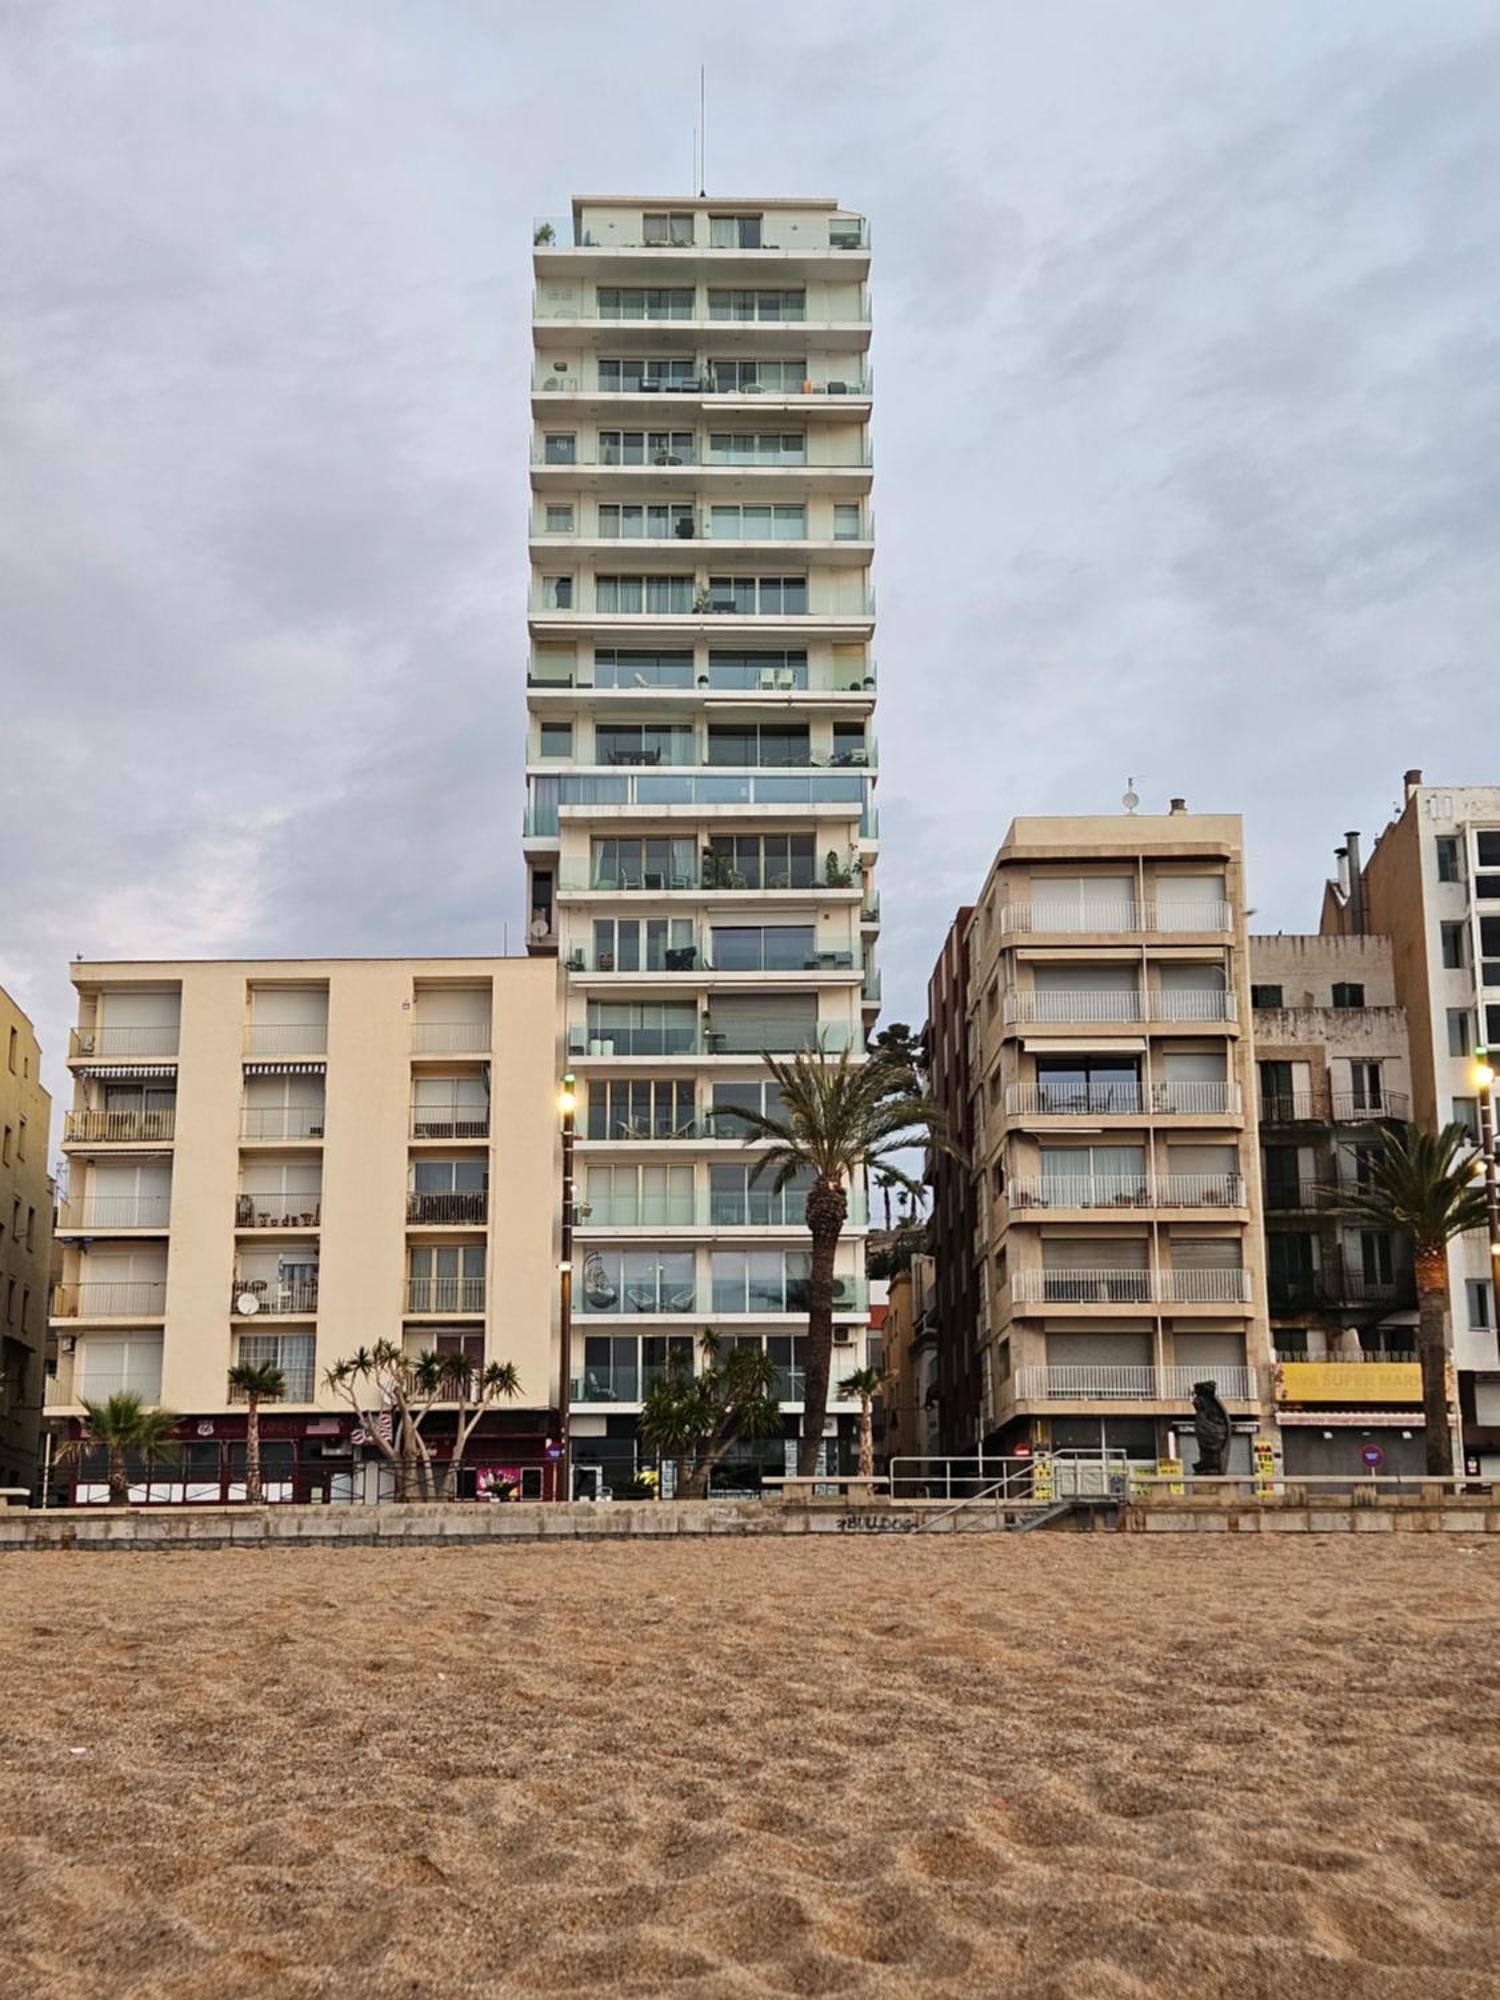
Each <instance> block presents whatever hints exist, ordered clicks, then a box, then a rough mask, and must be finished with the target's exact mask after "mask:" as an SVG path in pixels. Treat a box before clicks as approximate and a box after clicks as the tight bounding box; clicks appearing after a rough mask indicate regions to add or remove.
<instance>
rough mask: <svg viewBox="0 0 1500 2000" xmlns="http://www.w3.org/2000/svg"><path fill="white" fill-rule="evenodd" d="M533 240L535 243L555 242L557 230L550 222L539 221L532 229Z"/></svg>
mask: <svg viewBox="0 0 1500 2000" xmlns="http://www.w3.org/2000/svg"><path fill="white" fill-rule="evenodd" d="M531 240H532V243H533V244H543V243H553V242H555V241H556V240H557V231H556V230H555V229H554V228H553V227H552V224H551V223H550V222H539V223H538V224H537V226H536V228H535V229H534V230H533V231H532V236H531Z"/></svg>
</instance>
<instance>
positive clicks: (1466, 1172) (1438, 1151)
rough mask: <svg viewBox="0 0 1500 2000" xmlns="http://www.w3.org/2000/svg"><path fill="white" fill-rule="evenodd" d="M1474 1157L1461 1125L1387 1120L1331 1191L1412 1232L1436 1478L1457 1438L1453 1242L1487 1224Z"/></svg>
mask: <svg viewBox="0 0 1500 2000" xmlns="http://www.w3.org/2000/svg"><path fill="white" fill-rule="evenodd" d="M1476 1157H1477V1156H1476V1155H1475V1153H1474V1150H1473V1141H1472V1140H1471V1138H1470V1136H1469V1133H1468V1130H1467V1129H1466V1127H1464V1126H1462V1125H1445V1126H1444V1127H1443V1129H1442V1131H1441V1132H1439V1133H1437V1134H1436V1135H1434V1134H1433V1133H1431V1132H1424V1131H1423V1130H1422V1129H1421V1127H1420V1126H1418V1125H1394V1124H1392V1125H1386V1126H1383V1127H1382V1128H1381V1133H1380V1142H1379V1144H1378V1145H1376V1146H1373V1147H1371V1149H1370V1151H1369V1152H1368V1154H1367V1155H1365V1157H1364V1160H1363V1162H1362V1166H1363V1175H1362V1178H1361V1181H1360V1184H1359V1186H1358V1188H1357V1189H1355V1190H1353V1191H1352V1192H1351V1191H1348V1190H1345V1189H1342V1188H1334V1189H1329V1190H1326V1192H1327V1193H1328V1194H1329V1195H1330V1196H1332V1197H1333V1198H1334V1199H1333V1205H1334V1207H1335V1208H1336V1210H1337V1212H1338V1213H1339V1214H1340V1215H1348V1216H1353V1217H1355V1218H1356V1219H1357V1220H1359V1221H1361V1222H1367V1223H1373V1224H1374V1225H1375V1226H1376V1227H1377V1228H1380V1229H1388V1230H1391V1231H1393V1232H1395V1233H1398V1234H1400V1235H1404V1236H1408V1237H1410V1239H1411V1246H1412V1262H1413V1264H1414V1266H1415V1269H1416V1279H1417V1345H1418V1350H1419V1353H1420V1355H1421V1361H1422V1411H1423V1417H1424V1420H1425V1423H1426V1429H1427V1470H1428V1472H1429V1474H1430V1475H1431V1476H1432V1477H1433V1478H1434V1479H1451V1478H1452V1477H1453V1437H1452V1433H1451V1431H1450V1430H1449V1427H1448V1245H1449V1244H1450V1243H1451V1242H1452V1240H1453V1238H1454V1237H1455V1236H1462V1235H1464V1234H1466V1232H1467V1231H1469V1230H1471V1229H1486V1230H1487V1229H1488V1227H1489V1206H1488V1202H1487V1200H1486V1197H1485V1192H1484V1188H1483V1185H1482V1184H1481V1183H1478V1182H1476V1181H1475V1179H1474V1165H1475V1160H1476Z"/></svg>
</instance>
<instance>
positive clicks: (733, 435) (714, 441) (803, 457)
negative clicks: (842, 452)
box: [708, 431, 807, 465]
mask: <svg viewBox="0 0 1500 2000" xmlns="http://www.w3.org/2000/svg"><path fill="white" fill-rule="evenodd" d="M708 457H709V463H710V464H711V465H806V463H807V434H806V432H805V431H710V432H709V436H708Z"/></svg>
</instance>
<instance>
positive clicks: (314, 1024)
mask: <svg viewBox="0 0 1500 2000" xmlns="http://www.w3.org/2000/svg"><path fill="white" fill-rule="evenodd" d="M327 1053H328V1022H327V1019H326V1018H325V1019H323V1020H321V1021H248V1022H246V1024H245V1054H246V1055H247V1056H322V1055H326V1054H327Z"/></svg>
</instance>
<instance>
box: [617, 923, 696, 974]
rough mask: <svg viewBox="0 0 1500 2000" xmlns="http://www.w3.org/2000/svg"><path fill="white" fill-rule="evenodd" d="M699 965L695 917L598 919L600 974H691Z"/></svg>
mask: <svg viewBox="0 0 1500 2000" xmlns="http://www.w3.org/2000/svg"><path fill="white" fill-rule="evenodd" d="M697 961H698V947H697V946H696V945H695V944H694V942H693V920H692V918H691V917H595V919H594V970H595V971H596V972H691V971H692V970H693V968H694V967H695V966H696V964H697Z"/></svg>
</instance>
